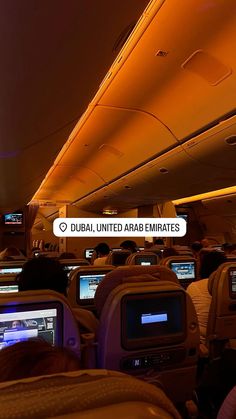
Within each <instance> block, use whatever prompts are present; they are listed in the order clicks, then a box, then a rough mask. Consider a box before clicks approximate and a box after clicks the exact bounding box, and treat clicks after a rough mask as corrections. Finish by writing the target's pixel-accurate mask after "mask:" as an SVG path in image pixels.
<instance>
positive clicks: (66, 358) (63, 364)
mask: <svg viewBox="0 0 236 419" xmlns="http://www.w3.org/2000/svg"><path fill="white" fill-rule="evenodd" d="M79 369H80V361H79V358H78V357H77V356H76V355H75V354H74V353H73V352H72V351H70V350H69V349H66V348H58V347H55V346H51V345H50V344H49V343H48V342H46V341H44V340H41V339H32V340H31V339H30V340H28V341H22V342H18V343H15V344H14V345H11V346H7V347H5V348H4V349H2V350H1V351H0V381H1V382H2V381H10V380H19V379H21V378H28V377H36V376H38V375H48V374H56V373H62V372H68V371H76V370H79Z"/></svg>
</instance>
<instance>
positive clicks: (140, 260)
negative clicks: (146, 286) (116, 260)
mask: <svg viewBox="0 0 236 419" xmlns="http://www.w3.org/2000/svg"><path fill="white" fill-rule="evenodd" d="M135 264H136V265H143V266H150V265H156V264H157V258H156V256H154V255H150V256H141V255H137V256H135Z"/></svg>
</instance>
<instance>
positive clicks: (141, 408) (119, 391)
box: [0, 370, 181, 419]
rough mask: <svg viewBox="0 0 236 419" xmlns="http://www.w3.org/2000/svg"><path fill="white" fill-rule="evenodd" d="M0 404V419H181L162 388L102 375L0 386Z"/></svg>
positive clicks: (102, 372) (84, 372)
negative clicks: (44, 418) (48, 418)
mask: <svg viewBox="0 0 236 419" xmlns="http://www.w3.org/2000/svg"><path fill="white" fill-rule="evenodd" d="M29 394H30V397H29ZM0 403H1V413H0V417H1V418H4V419H13V418H16V417H19V418H22V419H26V418H32V417H34V419H37V418H43V417H50V418H56V417H58V418H59V417H60V418H63V417H65V418H81V419H102V418H110V417H112V418H113V419H118V418H120V417H122V418H124V419H130V418H131V417H132V418H133V419H149V418H150V419H152V418H154V417H155V418H159V419H160V418H161V419H181V417H180V415H179V413H178V412H177V410H176V409H175V407H174V405H173V404H172V402H171V401H170V400H169V399H168V397H167V396H166V395H165V393H164V392H163V390H161V389H160V388H157V387H154V386H152V385H150V384H147V383H144V382H143V381H141V380H137V379H135V378H133V377H129V376H128V375H126V374H121V373H119V372H115V371H106V370H82V371H75V372H71V373H65V374H55V375H51V376H42V377H35V378H28V379H23V380H18V381H10V382H6V383H0ZM131 412H132V413H131ZM64 415H65V416H64Z"/></svg>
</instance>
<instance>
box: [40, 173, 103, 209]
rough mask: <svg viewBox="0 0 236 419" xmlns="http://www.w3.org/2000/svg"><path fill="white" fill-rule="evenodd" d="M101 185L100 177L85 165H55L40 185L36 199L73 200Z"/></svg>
mask: <svg viewBox="0 0 236 419" xmlns="http://www.w3.org/2000/svg"><path fill="white" fill-rule="evenodd" d="M101 186H103V181H102V180H101V178H100V177H99V176H98V175H97V174H96V173H94V172H93V171H92V170H90V169H88V168H87V167H83V166H80V167H78V168H75V167H72V166H56V167H54V169H53V171H52V173H51V176H50V177H49V179H48V180H47V181H46V182H45V183H43V185H42V186H41V188H40V191H39V193H38V194H37V199H38V200H52V201H63V200H64V201H69V202H73V201H75V200H76V199H78V196H79V197H80V196H84V195H87V193H89V192H90V191H91V190H94V189H96V188H99V187H101Z"/></svg>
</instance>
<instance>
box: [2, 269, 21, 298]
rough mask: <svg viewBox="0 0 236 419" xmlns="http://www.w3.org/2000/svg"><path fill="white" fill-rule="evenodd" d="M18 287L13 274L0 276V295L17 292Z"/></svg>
mask: <svg viewBox="0 0 236 419" xmlns="http://www.w3.org/2000/svg"><path fill="white" fill-rule="evenodd" d="M18 290H19V286H18V284H17V282H16V276H15V274H2V275H0V295H1V294H5V293H9V292H18Z"/></svg>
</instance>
